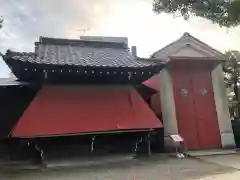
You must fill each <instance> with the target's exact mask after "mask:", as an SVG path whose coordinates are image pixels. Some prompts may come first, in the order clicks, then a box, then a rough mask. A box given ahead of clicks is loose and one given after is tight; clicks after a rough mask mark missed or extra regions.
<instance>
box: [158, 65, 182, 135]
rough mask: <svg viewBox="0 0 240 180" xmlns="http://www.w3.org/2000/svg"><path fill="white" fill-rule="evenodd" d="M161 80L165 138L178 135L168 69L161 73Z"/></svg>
mask: <svg viewBox="0 0 240 180" xmlns="http://www.w3.org/2000/svg"><path fill="white" fill-rule="evenodd" d="M160 78H161V86H160V97H161V99H160V101H161V109H162V118H163V124H164V133H165V136H168V135H171V134H178V127H177V119H176V110H175V101H174V95H173V85H172V78H171V74H170V72H169V71H168V70H167V69H164V70H162V71H161V73H160Z"/></svg>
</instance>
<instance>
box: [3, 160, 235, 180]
mask: <svg viewBox="0 0 240 180" xmlns="http://www.w3.org/2000/svg"><path fill="white" fill-rule="evenodd" d="M233 171H235V170H234V169H232V168H228V167H224V166H220V165H217V164H214V163H208V162H206V161H203V160H198V159H194V158H187V159H177V158H169V157H168V158H154V157H152V158H150V159H149V158H144V159H137V160H136V159H135V160H132V161H130V162H129V161H128V162H125V163H124V162H121V163H114V164H105V165H104V164H103V165H101V166H99V165H98V166H88V167H62V168H47V169H38V170H21V171H18V170H13V168H11V170H10V169H8V170H7V169H6V168H5V170H3V168H2V169H0V180H156V179H161V180H183V179H195V178H196V179H199V178H201V177H206V176H213V175H216V174H221V173H227V172H233Z"/></svg>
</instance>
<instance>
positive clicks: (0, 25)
mask: <svg viewBox="0 0 240 180" xmlns="http://www.w3.org/2000/svg"><path fill="white" fill-rule="evenodd" d="M2 24H3V19H2V18H1V17H0V29H1V28H2Z"/></svg>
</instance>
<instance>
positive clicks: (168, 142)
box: [164, 136, 176, 152]
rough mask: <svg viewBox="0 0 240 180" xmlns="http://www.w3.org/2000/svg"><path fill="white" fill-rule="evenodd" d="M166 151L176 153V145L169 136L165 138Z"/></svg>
mask: <svg viewBox="0 0 240 180" xmlns="http://www.w3.org/2000/svg"><path fill="white" fill-rule="evenodd" d="M164 150H165V152H176V144H175V143H174V142H173V141H172V139H171V138H170V137H169V136H165V137H164Z"/></svg>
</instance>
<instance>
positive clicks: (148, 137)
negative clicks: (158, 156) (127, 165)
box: [147, 132, 152, 156]
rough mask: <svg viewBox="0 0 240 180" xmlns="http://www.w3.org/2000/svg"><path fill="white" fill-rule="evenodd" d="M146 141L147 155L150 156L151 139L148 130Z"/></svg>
mask: <svg viewBox="0 0 240 180" xmlns="http://www.w3.org/2000/svg"><path fill="white" fill-rule="evenodd" d="M147 141H148V142H147V143H148V155H149V156H151V154H152V151H151V140H150V132H149V133H148V134H147Z"/></svg>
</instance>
